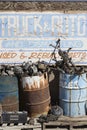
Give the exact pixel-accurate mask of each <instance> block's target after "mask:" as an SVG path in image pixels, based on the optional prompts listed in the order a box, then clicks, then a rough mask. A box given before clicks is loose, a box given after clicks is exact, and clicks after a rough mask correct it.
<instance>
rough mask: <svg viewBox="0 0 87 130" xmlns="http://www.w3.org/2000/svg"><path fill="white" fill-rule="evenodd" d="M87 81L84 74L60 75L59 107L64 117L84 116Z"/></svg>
mask: <svg viewBox="0 0 87 130" xmlns="http://www.w3.org/2000/svg"><path fill="white" fill-rule="evenodd" d="M86 101H87V79H86V74H85V73H84V74H82V75H70V74H62V73H60V80H59V105H60V106H61V107H62V109H63V112H64V115H66V116H70V117H76V116H84V115H86Z"/></svg>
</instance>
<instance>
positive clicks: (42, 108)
mask: <svg viewBox="0 0 87 130" xmlns="http://www.w3.org/2000/svg"><path fill="white" fill-rule="evenodd" d="M33 78H34V79H33ZM22 86H23V90H24V92H23V97H24V107H25V110H27V111H28V113H29V116H30V117H37V116H39V115H41V114H43V113H45V114H47V112H48V110H49V107H50V106H49V105H50V93H49V84H48V78H47V74H46V73H45V74H43V75H42V76H33V77H31V78H30V77H23V78H22Z"/></svg>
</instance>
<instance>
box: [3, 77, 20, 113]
mask: <svg viewBox="0 0 87 130" xmlns="http://www.w3.org/2000/svg"><path fill="white" fill-rule="evenodd" d="M0 104H1V105H2V110H3V111H18V110H19V96H18V81H17V78H16V77H11V76H1V77H0Z"/></svg>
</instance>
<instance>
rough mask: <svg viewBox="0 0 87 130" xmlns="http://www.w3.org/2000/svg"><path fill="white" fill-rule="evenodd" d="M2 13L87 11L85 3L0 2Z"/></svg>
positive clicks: (86, 3)
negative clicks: (20, 11)
mask: <svg viewBox="0 0 87 130" xmlns="http://www.w3.org/2000/svg"><path fill="white" fill-rule="evenodd" d="M0 10H3V11H8V10H9V11H10V10H11V11H13V10H14V11H19V10H22V11H23V10H28V11H58V10H62V11H63V10H64V11H69V10H80V11H81V10H87V2H0Z"/></svg>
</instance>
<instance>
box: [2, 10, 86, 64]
mask: <svg viewBox="0 0 87 130" xmlns="http://www.w3.org/2000/svg"><path fill="white" fill-rule="evenodd" d="M58 38H60V40H61V49H63V50H67V49H68V48H69V47H72V50H71V51H70V56H71V57H72V58H73V62H74V63H75V64H85V65H86V64H87V14H86V13H85V12H83V13H82V12H80V13H78V12H74V13H73V12H70V13H64V12H0V63H2V64H3V63H22V62H24V61H28V60H29V59H31V60H33V61H37V60H39V59H41V60H46V61H49V59H50V58H51V53H52V51H53V48H52V47H51V46H50V44H53V45H55V44H56V41H57V39H58ZM56 56H57V58H58V59H60V57H59V56H58V55H56Z"/></svg>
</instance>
